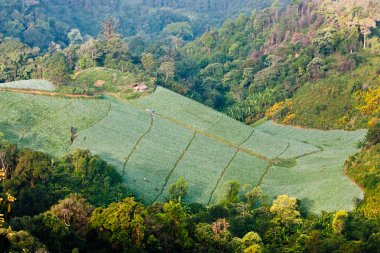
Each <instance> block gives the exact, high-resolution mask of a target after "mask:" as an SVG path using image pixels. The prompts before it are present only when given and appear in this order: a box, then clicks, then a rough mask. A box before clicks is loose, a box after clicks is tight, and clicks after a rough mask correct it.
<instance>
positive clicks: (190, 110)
mask: <svg viewBox="0 0 380 253" xmlns="http://www.w3.org/2000/svg"><path fill="white" fill-rule="evenodd" d="M132 102H133V103H132V104H131V103H128V102H126V101H122V100H118V99H116V98H110V97H105V98H104V99H65V98H59V97H48V96H36V95H27V94H17V93H10V92H1V93H0V131H2V132H4V138H5V139H7V140H9V141H12V142H16V143H18V144H19V145H20V146H22V147H29V148H33V149H37V150H42V151H46V152H48V153H51V154H54V155H63V154H65V153H66V152H67V151H69V150H72V149H75V148H84V149H90V150H91V151H92V152H94V153H96V154H98V155H100V156H101V157H102V158H103V159H104V160H106V161H107V162H109V163H110V164H112V165H114V166H115V167H116V168H117V170H118V171H119V172H120V174H122V175H123V178H124V181H125V183H126V184H127V185H129V186H130V187H131V189H133V190H135V193H136V196H137V197H138V198H139V199H142V200H143V201H145V202H148V203H150V202H152V201H154V200H156V199H159V200H160V199H163V198H165V197H167V189H168V187H169V186H170V185H171V184H172V183H173V182H175V181H176V180H177V179H178V178H179V177H180V176H183V177H185V179H186V180H187V181H189V196H188V198H187V200H188V201H193V202H200V203H206V204H207V203H215V202H217V201H218V200H219V198H220V196H221V192H222V191H223V188H224V186H225V184H226V182H228V181H230V180H237V181H239V182H240V183H241V184H250V185H252V186H257V185H261V187H262V189H263V191H264V193H267V194H268V195H269V196H271V197H274V196H275V195H277V194H289V195H292V196H296V197H298V198H300V199H303V200H304V201H306V200H307V201H308V203H309V204H310V205H309V207H310V210H311V211H321V210H337V209H352V207H353V203H354V199H355V198H361V197H362V193H361V191H360V189H359V188H358V187H357V186H356V185H355V184H353V183H351V181H350V180H349V179H348V178H347V177H346V176H345V175H344V173H343V163H344V160H345V159H346V158H347V157H348V155H349V154H353V153H355V152H356V146H355V145H356V143H357V142H358V141H359V140H360V139H361V138H363V137H364V135H365V131H356V132H345V131H329V132H325V131H318V130H305V129H300V128H294V127H283V126H280V125H276V124H274V123H272V122H270V121H268V122H265V123H262V124H261V125H259V126H257V127H255V128H252V127H250V126H246V125H244V124H242V123H241V122H238V121H235V120H233V119H231V118H228V117H227V116H225V115H223V114H221V113H219V112H216V111H214V110H212V109H210V108H207V107H205V106H203V105H201V104H199V103H197V102H194V101H192V100H190V99H188V98H185V97H182V96H180V95H177V94H175V93H173V92H170V91H168V90H165V89H163V88H158V89H157V91H156V92H155V93H154V94H152V95H150V96H147V97H145V98H141V99H137V100H134V101H132ZM146 109H150V110H146ZM151 110H154V111H155V112H152V111H151ZM71 127H74V128H75V129H76V131H77V137H76V138H75V140H74V143H73V144H72V145H70V137H71V133H70V128H71ZM342 192H344V195H343V194H342Z"/></svg>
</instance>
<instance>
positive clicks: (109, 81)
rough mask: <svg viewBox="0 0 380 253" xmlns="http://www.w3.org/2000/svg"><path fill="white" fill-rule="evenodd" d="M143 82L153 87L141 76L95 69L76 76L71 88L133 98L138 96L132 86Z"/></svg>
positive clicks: (106, 69)
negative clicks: (119, 94) (106, 92)
mask: <svg viewBox="0 0 380 253" xmlns="http://www.w3.org/2000/svg"><path fill="white" fill-rule="evenodd" d="M142 81H147V82H145V83H146V84H147V85H151V82H152V80H149V79H148V78H146V77H145V76H143V75H141V74H132V73H130V72H126V73H123V72H121V71H120V70H117V69H108V68H100V67H95V68H90V69H86V70H83V71H80V72H77V73H76V74H74V76H73V83H72V85H70V87H76V88H77V89H79V88H82V89H90V90H93V91H95V92H99V91H109V92H121V93H123V94H124V95H125V96H129V97H133V96H136V95H135V94H136V93H133V90H132V85H133V84H135V83H138V82H142Z"/></svg>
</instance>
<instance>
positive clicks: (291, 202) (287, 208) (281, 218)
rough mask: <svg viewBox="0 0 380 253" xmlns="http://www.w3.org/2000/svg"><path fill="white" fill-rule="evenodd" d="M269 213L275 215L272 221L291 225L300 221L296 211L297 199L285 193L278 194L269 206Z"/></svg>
mask: <svg viewBox="0 0 380 253" xmlns="http://www.w3.org/2000/svg"><path fill="white" fill-rule="evenodd" d="M270 211H271V213H274V214H275V215H276V217H275V219H274V222H275V223H280V224H282V225H285V226H291V225H293V224H298V223H300V222H301V219H300V212H299V211H298V205H297V199H295V198H291V197H289V196H287V195H280V196H278V197H277V199H276V200H274V201H273V204H272V206H271V208H270Z"/></svg>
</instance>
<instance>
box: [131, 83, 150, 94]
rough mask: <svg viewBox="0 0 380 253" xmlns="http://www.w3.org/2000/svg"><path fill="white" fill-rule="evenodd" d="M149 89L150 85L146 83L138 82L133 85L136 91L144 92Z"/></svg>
mask: <svg viewBox="0 0 380 253" xmlns="http://www.w3.org/2000/svg"><path fill="white" fill-rule="evenodd" d="M147 90H148V86H146V84H145V83H136V84H134V85H133V91H134V92H144V91H147Z"/></svg>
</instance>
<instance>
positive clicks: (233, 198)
mask: <svg viewBox="0 0 380 253" xmlns="http://www.w3.org/2000/svg"><path fill="white" fill-rule="evenodd" d="M239 191H240V184H239V183H238V182H236V181H230V182H227V183H226V185H225V186H224V192H223V194H222V199H221V203H223V204H232V203H236V202H238V200H239Z"/></svg>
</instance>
